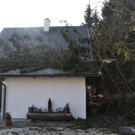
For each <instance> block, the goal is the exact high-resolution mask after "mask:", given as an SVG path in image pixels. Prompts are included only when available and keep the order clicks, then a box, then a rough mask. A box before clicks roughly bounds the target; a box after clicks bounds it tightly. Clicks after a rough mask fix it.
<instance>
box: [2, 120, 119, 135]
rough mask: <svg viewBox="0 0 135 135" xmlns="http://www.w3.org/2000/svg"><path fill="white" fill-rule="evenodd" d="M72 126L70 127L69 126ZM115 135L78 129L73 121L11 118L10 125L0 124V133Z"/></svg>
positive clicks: (94, 130)
mask: <svg viewBox="0 0 135 135" xmlns="http://www.w3.org/2000/svg"><path fill="white" fill-rule="evenodd" d="M71 127H72V128H71ZM104 134H106V135H117V134H115V133H111V132H110V131H107V130H106V129H103V128H100V129H96V128H88V129H86V130H83V129H78V128H77V127H76V126H75V125H74V123H73V122H63V121H59V122H58V121H37V122H35V123H31V121H30V120H22V119H18V120H17V119H12V126H11V127H4V126H3V125H1V128H0V135H104Z"/></svg>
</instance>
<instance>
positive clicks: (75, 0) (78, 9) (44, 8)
mask: <svg viewBox="0 0 135 135" xmlns="http://www.w3.org/2000/svg"><path fill="white" fill-rule="evenodd" d="M102 1H104V0H91V1H90V3H91V7H92V8H95V7H97V9H98V10H99V11H100V7H101V4H102ZM88 3H89V0H0V32H1V30H2V29H3V28H7V27H42V26H43V20H44V19H45V18H49V19H50V20H51V26H61V25H63V24H61V23H59V21H60V20H67V21H68V22H69V23H71V24H72V25H74V26H77V25H80V24H81V22H83V20H84V17H83V16H84V12H85V9H86V6H87V4H88Z"/></svg>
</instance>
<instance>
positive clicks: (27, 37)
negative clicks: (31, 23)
mask: <svg viewBox="0 0 135 135" xmlns="http://www.w3.org/2000/svg"><path fill="white" fill-rule="evenodd" d="M23 37H24V38H25V39H28V40H31V38H30V36H29V35H28V33H26V34H24V35H23Z"/></svg>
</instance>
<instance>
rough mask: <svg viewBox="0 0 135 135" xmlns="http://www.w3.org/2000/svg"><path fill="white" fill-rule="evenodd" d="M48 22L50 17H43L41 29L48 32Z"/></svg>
mask: <svg viewBox="0 0 135 135" xmlns="http://www.w3.org/2000/svg"><path fill="white" fill-rule="evenodd" d="M50 22H51V21H50V19H48V18H46V19H44V27H43V31H45V32H49V28H50Z"/></svg>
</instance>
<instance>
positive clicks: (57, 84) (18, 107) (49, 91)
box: [3, 77, 86, 118]
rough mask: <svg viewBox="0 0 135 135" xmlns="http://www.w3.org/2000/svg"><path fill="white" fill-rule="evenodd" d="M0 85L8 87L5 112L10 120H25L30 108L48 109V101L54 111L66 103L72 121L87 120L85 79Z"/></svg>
mask: <svg viewBox="0 0 135 135" xmlns="http://www.w3.org/2000/svg"><path fill="white" fill-rule="evenodd" d="M3 83H4V84H5V85H6V87H7V92H6V112H10V113H11V116H12V118H26V113H27V112H28V106H31V105H34V106H36V107H38V108H43V109H44V108H48V100H49V98H51V100H52V108H53V110H54V111H55V110H56V108H58V107H64V106H65V104H66V103H69V106H70V110H71V113H72V114H73V116H74V117H75V118H77V117H80V118H86V93H85V78H84V77H70V78H68V77H53V78H49V77H46V78H36V79H34V78H7V79H5V80H4V82H3Z"/></svg>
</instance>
